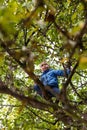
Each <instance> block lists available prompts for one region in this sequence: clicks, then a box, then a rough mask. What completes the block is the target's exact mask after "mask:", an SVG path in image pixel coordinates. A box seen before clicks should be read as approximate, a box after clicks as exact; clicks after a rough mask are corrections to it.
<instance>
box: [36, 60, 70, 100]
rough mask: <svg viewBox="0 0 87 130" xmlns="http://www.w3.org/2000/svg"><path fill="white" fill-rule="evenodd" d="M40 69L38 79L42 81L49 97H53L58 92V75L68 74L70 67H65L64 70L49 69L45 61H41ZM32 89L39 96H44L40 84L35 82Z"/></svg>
mask: <svg viewBox="0 0 87 130" xmlns="http://www.w3.org/2000/svg"><path fill="white" fill-rule="evenodd" d="M40 69H41V71H42V74H41V76H40V81H41V82H42V83H43V85H44V88H45V90H46V92H47V94H48V95H49V98H52V97H55V96H56V95H57V94H60V89H59V84H58V76H62V77H65V76H68V75H69V74H70V69H69V68H66V70H59V69H58V70H55V69H51V68H50V66H49V65H48V63H47V62H45V61H44V62H42V63H41V64H40ZM34 90H35V91H36V92H37V94H39V95H40V96H42V97H44V95H43V91H42V90H41V88H40V86H38V85H37V84H35V85H34Z"/></svg>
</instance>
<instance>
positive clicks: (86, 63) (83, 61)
mask: <svg viewBox="0 0 87 130" xmlns="http://www.w3.org/2000/svg"><path fill="white" fill-rule="evenodd" d="M79 68H81V69H87V56H81V58H80V60H79Z"/></svg>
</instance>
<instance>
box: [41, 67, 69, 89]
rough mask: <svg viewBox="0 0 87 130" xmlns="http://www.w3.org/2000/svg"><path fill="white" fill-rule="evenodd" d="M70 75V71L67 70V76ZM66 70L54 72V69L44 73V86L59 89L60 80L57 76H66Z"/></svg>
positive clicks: (42, 76)
mask: <svg viewBox="0 0 87 130" xmlns="http://www.w3.org/2000/svg"><path fill="white" fill-rule="evenodd" d="M69 73H70V70H69V69H67V71H66V74H67V75H68V74H69ZM66 74H65V71H64V70H54V69H48V70H46V71H44V72H43V73H42V75H41V79H40V80H41V82H42V83H43V84H44V86H47V85H48V86H50V87H58V78H57V76H65V75H66Z"/></svg>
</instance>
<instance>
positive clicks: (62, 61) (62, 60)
mask: <svg viewBox="0 0 87 130" xmlns="http://www.w3.org/2000/svg"><path fill="white" fill-rule="evenodd" d="M67 61H69V59H68V58H67V57H64V58H62V59H61V60H60V63H65V62H67Z"/></svg>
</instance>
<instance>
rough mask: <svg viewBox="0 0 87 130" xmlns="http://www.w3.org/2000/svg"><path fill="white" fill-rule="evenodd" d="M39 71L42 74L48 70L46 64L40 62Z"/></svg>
mask: <svg viewBox="0 0 87 130" xmlns="http://www.w3.org/2000/svg"><path fill="white" fill-rule="evenodd" d="M40 69H41V71H42V72H44V71H45V70H47V69H49V65H48V64H47V63H46V62H42V63H41V65H40Z"/></svg>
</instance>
